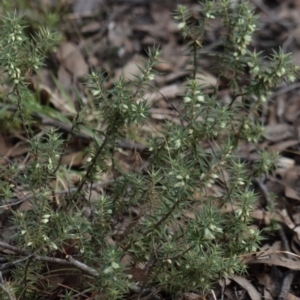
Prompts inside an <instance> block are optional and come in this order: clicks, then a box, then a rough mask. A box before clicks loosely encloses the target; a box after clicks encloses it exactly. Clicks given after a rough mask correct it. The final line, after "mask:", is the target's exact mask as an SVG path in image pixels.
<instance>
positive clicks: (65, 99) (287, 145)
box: [0, 0, 300, 300]
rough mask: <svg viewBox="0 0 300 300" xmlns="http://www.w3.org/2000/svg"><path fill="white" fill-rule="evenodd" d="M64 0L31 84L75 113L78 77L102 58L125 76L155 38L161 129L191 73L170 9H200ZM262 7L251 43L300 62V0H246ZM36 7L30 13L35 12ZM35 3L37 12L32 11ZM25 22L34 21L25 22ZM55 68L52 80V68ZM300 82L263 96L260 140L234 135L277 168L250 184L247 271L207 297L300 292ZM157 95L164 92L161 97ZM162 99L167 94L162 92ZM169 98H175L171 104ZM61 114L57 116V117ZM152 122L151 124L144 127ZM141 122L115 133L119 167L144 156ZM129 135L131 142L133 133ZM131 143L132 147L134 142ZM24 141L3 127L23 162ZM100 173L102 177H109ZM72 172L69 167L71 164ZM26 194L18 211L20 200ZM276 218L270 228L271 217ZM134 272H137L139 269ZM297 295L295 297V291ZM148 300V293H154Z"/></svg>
mask: <svg viewBox="0 0 300 300" xmlns="http://www.w3.org/2000/svg"><path fill="white" fill-rule="evenodd" d="M41 2H43V4H41V3H38V4H35V2H34V1H32V4H31V5H32V7H31V10H30V11H29V12H28V18H29V19H31V20H33V21H34V20H36V21H37V22H39V21H41V18H42V17H41V16H42V14H41V7H42V6H41V5H44V8H45V9H48V10H55V9H57V6H56V7H55V6H53V5H52V3H51V2H52V1H41ZM63 2H64V1H61V4H60V6H59V9H58V12H59V14H61V16H62V20H61V21H60V22H59V29H60V30H61V34H62V35H63V39H62V41H61V43H60V46H59V49H58V51H57V53H56V54H55V55H54V54H53V55H52V57H49V59H48V61H47V67H46V68H44V69H43V70H42V71H41V72H40V73H39V74H38V76H36V77H35V78H32V89H34V90H36V91H37V93H38V96H39V97H40V101H41V102H42V103H43V104H49V103H50V104H51V106H52V107H54V108H56V110H57V112H58V115H57V116H59V114H62V115H68V114H71V113H74V105H73V104H74V103H76V96H77V93H79V94H80V95H82V97H83V99H84V96H83V95H84V89H85V87H84V86H83V84H82V82H83V79H82V77H83V76H84V75H85V74H87V73H88V72H89V71H90V69H93V68H98V67H101V69H102V70H104V71H105V73H106V74H107V75H108V76H109V77H110V78H111V80H110V82H109V84H108V86H107V87H109V85H112V84H113V82H114V81H115V80H116V79H117V78H119V76H120V75H123V76H124V77H125V78H127V79H130V78H132V76H133V74H138V69H137V67H136V65H137V64H140V63H141V61H143V59H145V58H146V55H145V54H146V52H145V50H146V49H147V48H148V47H151V46H153V45H160V48H161V50H162V57H161V61H162V63H161V64H160V65H158V66H157V71H159V72H160V74H161V75H157V76H156V77H155V79H154V83H155V85H156V87H157V89H158V90H159V92H157V93H155V92H151V93H149V94H148V95H146V97H147V98H148V99H149V103H151V104H152V105H153V107H152V108H151V109H150V124H151V126H152V127H153V128H155V129H156V130H158V131H159V129H160V126H161V124H162V123H163V122H165V120H170V121H172V122H178V123H179V120H178V113H177V112H176V111H175V110H174V109H173V107H172V105H174V106H175V107H178V109H180V101H181V100H180V98H179V95H180V94H181V93H182V89H181V88H180V87H181V86H182V84H183V83H184V82H185V80H186V79H185V78H186V77H187V76H188V75H189V70H188V68H187V57H185V56H184V55H182V53H183V51H184V47H183V40H182V38H181V37H180V35H179V33H178V27H177V24H176V22H175V21H174V20H173V18H172V16H171V14H170V12H171V11H172V10H173V9H174V8H175V7H176V3H175V2H178V3H184V4H186V5H188V7H190V8H191V9H193V10H195V11H197V9H198V8H199V5H198V4H197V2H195V1H188V0H186V1H180V2H179V1H171V0H170V1H146V0H144V1H142V0H140V1H139V0H132V1H104V0H90V1H87V0H82V1H80V0H77V1H75V0H74V1H65V4H63ZM250 3H252V5H253V7H256V10H257V12H258V13H259V14H260V18H259V29H258V30H257V32H256V35H255V38H254V41H253V43H252V44H251V47H252V48H255V49H256V50H257V51H261V50H263V51H264V52H265V53H266V54H270V53H271V52H272V50H273V49H275V50H278V49H279V47H282V49H283V51H284V52H292V55H293V58H294V60H295V63H296V64H298V65H300V41H299V34H300V26H299V25H300V1H297V0H293V1H279V0H278V1H261V0H253V1H250ZM34 12H37V13H36V15H34ZM38 12H39V13H38ZM31 22H32V21H31ZM221 30H222V28H221V24H219V23H218V21H216V22H214V23H213V27H212V30H211V32H210V34H209V35H207V36H206V41H205V42H206V43H205V46H204V48H203V57H202V58H200V62H199V66H200V69H199V76H198V77H200V76H201V78H202V80H203V81H202V83H203V84H204V85H205V86H207V87H208V86H211V85H216V84H217V76H218V74H213V73H212V72H211V71H210V69H211V66H212V64H213V61H211V60H210V59H209V56H208V55H207V53H209V52H214V51H218V46H219V45H220V43H219V41H218V39H217V37H218V36H219V32H220V31H221ZM51 74H54V76H55V79H56V81H55V80H53V78H52V75H51ZM219 85H220V86H221V93H222V95H223V97H224V98H226V97H230V95H229V91H228V89H227V87H226V80H225V78H223V79H221V81H220V82H219ZM299 88H300V82H298V81H296V82H295V83H293V84H292V85H290V86H286V85H285V84H282V85H281V86H280V87H279V88H278V89H277V90H276V91H274V93H273V94H272V95H271V96H270V100H271V101H269V102H268V106H266V107H265V110H264V112H263V114H262V115H261V121H262V123H263V124H264V125H265V126H266V132H265V134H264V140H262V141H261V142H260V143H259V144H241V145H240V146H239V150H238V153H237V154H238V155H239V156H241V157H242V158H244V159H246V160H249V161H254V160H255V159H256V151H257V150H260V149H265V148H267V149H270V150H276V151H279V152H280V154H281V155H282V157H281V159H280V168H279V169H278V170H277V171H276V173H275V174H274V176H270V177H269V178H268V179H267V180H264V181H260V180H257V181H256V182H255V183H254V186H255V188H256V190H257V192H259V193H260V198H259V200H258V203H257V206H256V208H255V210H254V211H253V213H252V217H253V218H254V220H255V226H256V228H260V229H264V232H263V234H264V236H265V238H266V239H265V240H264V241H263V242H262V245H261V249H260V251H259V252H257V253H255V254H253V256H252V257H251V258H247V263H248V264H249V274H248V275H245V276H243V277H239V276H236V277H235V278H234V280H231V281H230V280H227V281H224V282H220V287H216V288H215V290H214V292H213V293H211V294H208V295H206V297H207V298H208V299H262V298H265V299H290V300H291V299H300V286H299V284H300V282H299V279H298V278H299V270H300V261H299V256H298V255H300V231H299V227H298V225H299V224H300V206H299V200H300V188H299V186H300V180H299V178H300V155H299V154H300V95H299ZM162 95H164V97H162ZM166 98H167V99H168V101H166ZM170 102H171V103H172V105H171V104H170ZM37 118H38V119H39V121H40V122H41V124H42V125H44V126H52V127H60V128H61V129H62V130H63V131H65V132H69V131H70V128H68V126H63V125H62V124H61V123H60V122H59V121H57V119H55V118H53V119H51V118H45V117H43V116H38V115H37ZM58 119H59V118H58ZM148 129H149V128H148ZM148 131H149V132H150V129H149V130H147V126H144V127H143V130H142V131H141V132H140V133H139V135H138V136H137V135H136V134H135V133H134V132H130V130H129V133H127V136H126V138H125V139H124V140H122V141H120V146H121V148H122V151H119V152H118V153H116V154H115V156H116V158H117V159H118V160H119V161H120V164H121V165H122V166H123V168H124V170H132V169H137V168H139V167H140V166H141V165H142V164H144V163H147V157H146V156H145V155H144V153H143V150H144V149H145V145H146V140H145V138H146V137H147V134H148ZM133 140H134V143H133V142H132V141H133ZM91 141H92V139H91V138H88V137H86V136H77V137H76V138H75V139H73V140H72V141H71V142H70V144H69V145H68V149H67V150H68V154H67V155H65V156H64V158H63V161H62V164H65V165H66V166H70V167H72V168H74V169H76V168H79V167H80V166H81V165H82V163H83V160H84V158H85V148H86V147H87V146H88V145H89V143H90V142H91ZM133 145H134V149H135V150H132V148H133V147H132V146H133ZM26 151H27V147H26V145H25V144H24V143H22V141H21V140H20V139H18V136H17V133H16V134H15V135H14V136H8V135H5V134H0V153H1V154H2V155H6V156H9V157H10V158H11V159H13V160H16V161H17V160H20V161H22V159H23V157H24V156H25V155H26ZM110 179H111V177H110V175H109V174H108V175H107V178H102V180H103V181H105V180H110ZM74 181H76V173H75V172H74ZM27 206H28V203H27V202H26V201H23V202H22V204H21V206H20V207H19V208H18V210H19V211H22V210H25V209H27ZM272 220H276V221H279V227H278V228H277V230H275V231H274V230H273V231H272V229H274V226H275V225H274V222H273V221H272ZM137 280H138V275H137ZM202 296H203V295H196V294H193V293H189V294H186V295H182V299H203V298H202ZM298 297H299V298H298ZM153 299H154V298H153Z"/></svg>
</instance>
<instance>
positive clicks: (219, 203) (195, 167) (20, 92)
mask: <svg viewBox="0 0 300 300" xmlns="http://www.w3.org/2000/svg"><path fill="white" fill-rule="evenodd" d="M198 15H199V17H197V18H195V17H193V16H192V12H189V11H188V10H187V9H186V8H185V7H184V6H179V7H178V10H177V12H176V13H175V19H176V20H178V22H179V24H178V27H179V29H180V30H181V31H182V34H183V37H184V38H185V40H186V43H187V47H188V49H189V51H190V55H191V58H192V66H193V75H192V76H191V78H190V80H189V82H188V84H187V86H186V93H185V94H184V95H183V96H182V100H183V101H182V109H183V111H184V113H182V114H181V117H180V118H181V123H182V124H181V125H177V124H175V123H172V122H165V124H164V126H163V130H162V131H161V132H160V135H159V136H154V137H153V138H149V151H150V153H151V156H150V158H149V166H148V167H147V168H146V169H145V170H143V172H138V171H136V172H130V173H125V172H123V171H122V169H121V167H120V166H119V165H118V162H117V161H116V159H115V158H114V157H113V155H112V153H113V152H114V151H115V149H116V148H117V146H118V145H117V140H118V139H119V138H121V137H122V136H123V135H124V131H126V128H128V127H129V126H132V125H135V126H137V127H138V126H141V124H142V123H143V122H147V111H148V109H149V107H148V106H147V101H146V100H144V99H143V95H144V92H145V91H146V90H147V89H149V82H150V81H151V80H152V79H153V78H154V75H155V72H154V70H153V67H154V66H155V64H157V63H158V58H159V54H160V51H159V49H158V48H155V49H153V50H149V52H148V56H149V61H148V63H147V64H146V67H145V68H144V69H141V70H142V75H141V76H139V77H137V78H136V80H134V81H132V82H126V81H125V80H123V79H120V80H119V81H118V82H117V83H116V84H115V86H114V87H113V88H111V89H108V90H107V89H105V88H104V86H105V82H106V80H107V78H105V76H104V75H103V74H102V73H101V72H98V71H94V72H92V73H91V74H90V75H89V76H88V80H87V87H88V96H89V99H91V103H89V105H82V107H81V109H80V111H79V112H78V113H77V115H75V116H74V118H73V123H72V132H71V134H72V133H73V132H77V131H80V128H81V127H80V126H81V125H83V124H86V120H87V119H88V115H89V114H90V109H91V108H95V109H97V112H98V114H97V118H96V119H95V120H93V121H92V122H90V123H89V124H88V125H89V130H90V132H92V133H93V134H94V135H95V136H99V135H100V136H101V137H102V139H99V138H95V141H94V143H93V144H92V146H91V148H90V149H89V159H88V160H87V162H86V164H85V166H84V168H83V170H82V171H81V180H80V182H79V184H78V185H77V186H76V187H74V189H72V190H71V192H70V193H69V195H68V196H66V197H64V199H63V200H60V203H55V201H54V198H53V195H55V192H56V190H55V188H53V181H55V180H56V179H57V178H58V177H59V176H65V178H64V179H67V180H68V178H67V176H66V175H61V174H66V173H67V172H66V170H65V169H64V167H63V166H61V165H60V161H61V157H62V155H63V154H64V149H65V146H66V143H67V142H68V140H69V139H70V137H67V139H64V138H63V137H62V135H61V134H60V133H59V132H58V131H56V130H48V129H47V130H44V131H42V132H41V133H40V134H39V135H34V133H33V129H32V122H33V120H32V115H31V113H32V111H33V110H32V107H33V104H32V103H33V102H32V101H33V100H32V99H33V97H32V95H31V94H30V92H28V90H27V87H26V76H28V74H30V72H34V70H36V69H38V68H39V67H40V66H41V65H42V62H43V59H44V58H45V55H46V53H47V51H49V50H51V49H52V48H53V47H54V46H55V44H56V38H55V35H53V34H52V33H51V32H50V31H48V30H47V29H45V28H42V29H41V30H40V32H39V33H38V35H37V36H36V37H32V38H30V39H29V38H26V37H25V35H24V34H23V29H24V25H23V24H22V19H21V18H19V17H16V16H8V17H6V18H5V19H3V24H2V26H3V30H2V32H1V42H0V50H1V51H0V62H1V66H2V71H3V74H2V75H1V79H3V81H4V82H5V83H6V85H7V86H9V87H10V91H9V92H8V93H7V94H6V95H5V96H4V97H3V98H2V100H3V103H4V104H5V105H6V106H7V107H10V108H13V107H15V114H14V120H15V121H17V122H18V123H20V124H22V127H23V129H24V131H25V133H26V139H27V142H28V144H29V159H28V160H27V163H26V165H25V168H24V169H23V170H20V169H18V168H17V166H16V165H14V164H11V165H9V166H1V174H2V179H3V181H2V182H1V185H0V193H1V198H2V199H10V198H11V197H12V190H13V188H14V187H16V186H17V185H20V184H21V185H22V187H26V191H27V195H29V196H28V199H30V203H31V205H32V208H31V209H29V210H27V211H24V212H18V211H17V210H12V214H13V221H14V224H15V225H16V226H17V228H18V230H17V231H16V232H15V234H14V236H13V243H14V245H15V246H17V247H18V248H19V249H22V250H23V252H22V253H21V252H18V251H16V252H15V255H13V256H11V257H10V258H8V259H10V260H11V261H16V260H17V259H18V256H26V253H27V254H28V257H27V259H25V260H20V261H19V262H18V263H16V267H15V269H14V271H13V272H12V273H11V274H10V277H9V279H6V287H7V288H8V289H9V290H10V292H11V293H12V294H14V295H16V297H19V298H20V297H21V298H22V299H38V297H39V296H40V293H39V291H42V290H47V287H48V285H47V280H46V279H45V280H44V281H43V282H41V280H40V277H41V276H42V274H45V273H46V274H47V270H48V269H47V268H46V263H45V261H47V260H46V259H45V257H49V258H52V257H55V256H57V255H60V256H63V257H64V258H66V261H67V262H69V261H68V257H67V256H66V255H64V253H65V247H66V245H68V246H70V247H71V246H72V247H75V249H76V251H75V253H76V259H77V260H78V261H79V262H82V263H83V264H85V266H86V267H87V268H89V271H87V272H86V275H82V274H81V276H82V289H83V290H85V291H99V292H102V293H104V294H106V295H107V297H108V299H122V297H123V295H124V294H125V293H127V292H128V291H129V290H134V287H136V285H137V283H136V282H134V280H133V278H132V276H131V275H128V274H127V273H126V272H124V271H125V270H126V269H130V268H131V267H132V266H137V265H144V266H146V271H145V275H144V276H143V277H142V278H141V279H140V281H141V282H140V286H139V291H140V293H141V294H142V292H143V291H144V290H146V289H147V288H149V287H151V286H155V288H156V290H157V291H160V290H165V291H168V292H170V293H172V294H176V293H179V292H184V291H195V292H201V293H204V292H205V291H207V290H209V289H210V288H211V287H212V285H213V284H214V283H216V282H217V280H219V279H220V278H224V277H230V276H231V275H232V274H235V273H241V272H244V271H245V266H244V265H243V264H242V262H241V256H242V255H244V254H245V253H249V252H253V251H256V249H257V248H258V245H259V241H260V239H261V237H260V233H259V232H257V231H255V230H254V229H252V228H251V227H250V225H251V222H252V220H251V217H250V212H251V210H252V209H253V208H254V207H255V201H256V195H255V194H254V192H253V191H252V189H251V182H252V180H253V179H254V178H255V177H259V176H262V175H264V174H267V173H268V172H270V171H272V170H273V169H274V168H275V162H276V154H274V153H268V152H262V153H260V159H258V160H257V162H255V163H254V164H252V165H251V164H249V163H247V162H244V161H242V160H241V159H239V158H238V157H237V156H236V155H235V150H236V149H237V146H238V142H240V141H241V140H244V141H246V142H258V141H259V139H260V138H261V133H262V131H263V126H262V124H259V122H257V120H256V116H257V115H258V114H259V111H260V109H261V108H262V106H263V105H265V103H266V101H267V98H268V95H269V93H270V91H271V90H272V88H274V87H276V85H277V84H278V83H279V82H280V81H281V80H286V81H289V82H291V81H293V80H294V79H295V76H296V75H297V74H296V73H297V70H298V68H297V67H295V66H294V65H293V64H292V63H291V61H290V59H289V56H288V55H286V54H284V53H282V52H279V53H274V55H273V56H272V57H271V58H270V59H268V60H265V58H263V57H262V54H261V53H256V52H255V51H251V50H249V48H248V45H249V44H250V42H251V39H252V34H253V32H254V30H255V19H256V18H255V16H254V15H253V12H252V11H251V10H250V8H249V6H248V4H247V3H241V4H235V5H233V4H230V3H229V1H226V0H222V1H206V2H205V3H203V8H202V9H201V11H200V12H198ZM213 18H220V19H221V20H222V22H223V25H224V29H225V30H224V36H222V39H223V43H224V45H223V52H222V53H221V54H218V55H216V56H215V57H213V59H215V61H216V63H215V65H214V72H217V73H218V74H219V78H221V77H222V76H227V74H231V75H230V76H229V86H230V88H231V92H232V101H231V102H230V103H223V102H222V101H220V100H219V98H218V95H219V93H218V92H219V91H218V88H217V87H215V89H214V92H213V93H211V92H210V93H208V92H207V91H206V90H205V89H204V88H203V87H202V86H201V85H200V84H199V83H198V81H197V78H196V74H197V61H198V57H199V55H200V54H199V50H200V49H201V48H202V47H203V44H204V40H205V34H206V32H207V30H209V24H210V20H211V19H213ZM247 70H249V72H250V74H251V81H250V82H249V83H248V84H243V83H242V80H241V77H242V75H243V74H244V73H245V72H247ZM227 77H228V76H227ZM99 124H103V127H102V129H101V130H99V126H98V125H99ZM108 171H118V173H119V174H120V175H121V176H119V177H117V178H116V179H115V182H114V183H113V184H112V186H111V188H110V190H109V192H108V191H107V193H105V192H103V194H99V195H98V196H97V198H96V199H94V200H91V199H90V194H91V189H92V185H93V184H94V183H95V182H96V181H99V178H101V175H102V174H104V173H107V172H108ZM225 172H226V173H228V174H229V177H228V178H229V179H226V178H225V175H224V173H225ZM70 184H71V182H70ZM215 184H218V185H219V186H222V192H221V194H220V193H219V194H218V193H211V192H210V191H211V188H212V187H213V186H214V185H215ZM51 200H52V201H51ZM3 204H5V203H3ZM87 207H89V209H90V211H91V214H90V216H89V217H87V216H86V214H85V213H84V212H85V210H86V208H87ZM134 207H139V208H140V213H139V214H137V215H133V214H132V213H131V211H132V208H134ZM226 207H227V208H228V207H231V208H234V209H229V212H228V213H224V212H223V211H224V209H225V208H226ZM124 213H129V219H130V224H129V225H127V226H126V227H122V226H121V225H122V224H121V217H120V216H122V214H124ZM74 241H75V244H74ZM125 255H127V256H130V258H131V263H130V264H129V265H127V266H125V265H124V264H122V263H121V260H122V258H123V257H124V256H125ZM32 260H39V263H38V264H37V263H36V261H35V262H33V261H32ZM47 263H49V264H50V262H49V261H47ZM73 267H74V269H76V265H73ZM62 268H63V266H62ZM48 271H49V270H48ZM73 271H74V270H73ZM49 272H50V271H49ZM36 274H39V276H36ZM46 277H47V276H45V278H46ZM49 288H50V287H49ZM4 297H7V293H5V292H4V291H2V299H4ZM65 297H66V299H70V297H71V298H72V293H70V292H66V294H65Z"/></svg>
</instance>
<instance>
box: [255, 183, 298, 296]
mask: <svg viewBox="0 0 300 300" xmlns="http://www.w3.org/2000/svg"><path fill="white" fill-rule="evenodd" d="M255 182H256V183H257V184H258V185H259V187H260V189H261V191H262V192H263V194H264V196H265V198H266V201H267V203H269V204H271V203H272V200H271V197H270V195H269V191H268V188H267V187H266V185H265V184H264V183H263V182H262V181H261V180H259V179H256V180H255ZM279 234H280V238H281V241H282V244H283V248H284V249H285V250H286V254H285V255H286V257H287V258H289V259H291V258H292V256H291V255H290V254H289V252H291V248H290V245H289V242H288V239H287V237H286V234H285V232H284V229H283V226H282V225H280V229H279ZM295 275H296V271H295V270H289V271H288V272H287V273H286V274H285V276H284V279H283V282H282V285H281V291H280V294H279V296H278V298H277V299H278V300H286V299H287V297H288V293H289V291H290V288H291V284H292V282H293V280H294V277H295Z"/></svg>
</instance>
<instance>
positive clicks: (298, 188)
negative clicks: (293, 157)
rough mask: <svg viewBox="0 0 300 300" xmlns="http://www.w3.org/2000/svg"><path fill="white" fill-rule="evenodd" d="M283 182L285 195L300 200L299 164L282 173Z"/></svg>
mask: <svg viewBox="0 0 300 300" xmlns="http://www.w3.org/2000/svg"><path fill="white" fill-rule="evenodd" d="M283 184H284V187H285V195H286V196H287V197H289V198H292V199H295V200H300V166H296V167H294V168H292V169H288V170H286V172H285V173H284V175H283Z"/></svg>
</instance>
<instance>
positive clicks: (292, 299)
mask: <svg viewBox="0 0 300 300" xmlns="http://www.w3.org/2000/svg"><path fill="white" fill-rule="evenodd" d="M286 300H300V298H299V297H297V296H295V295H293V294H291V293H288V295H287V298H286Z"/></svg>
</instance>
